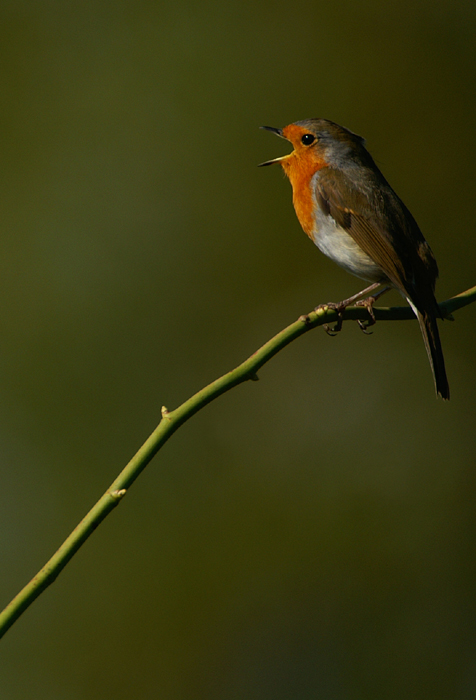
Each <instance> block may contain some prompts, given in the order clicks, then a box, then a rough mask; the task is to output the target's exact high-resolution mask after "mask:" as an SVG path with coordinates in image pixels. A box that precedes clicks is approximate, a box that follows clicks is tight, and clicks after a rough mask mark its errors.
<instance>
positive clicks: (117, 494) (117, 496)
mask: <svg viewBox="0 0 476 700" xmlns="http://www.w3.org/2000/svg"><path fill="white" fill-rule="evenodd" d="M126 493H127V489H116V491H109V495H110V496H111V498H113V499H114V500H115V501H120V500H121V498H124V496H125V495H126Z"/></svg>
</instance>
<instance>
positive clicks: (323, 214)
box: [260, 119, 450, 399]
mask: <svg viewBox="0 0 476 700" xmlns="http://www.w3.org/2000/svg"><path fill="white" fill-rule="evenodd" d="M261 128H262V129H266V130H267V131H272V132H273V133H274V134H276V135H277V136H280V137H281V138H284V139H286V140H288V141H290V142H291V144H292V145H293V147H294V150H293V152H292V153H290V154H289V155H286V156H282V157H281V158H274V159H273V160H268V161H266V162H265V163H261V164H260V165H262V166H263V165H273V164H274V163H280V164H281V166H282V167H283V170H284V172H285V173H286V175H287V176H288V178H289V180H290V182H291V185H292V188H293V203H294V209H295V210H296V214H297V217H298V219H299V222H300V224H301V226H302V228H303V229H304V231H305V233H306V234H307V235H308V236H309V238H310V239H311V240H312V241H313V242H314V243H315V244H316V245H317V247H318V248H319V250H321V252H323V253H324V254H325V255H327V256H328V257H329V258H331V259H332V260H334V262H336V263H337V264H338V265H340V266H341V267H343V268H344V269H345V270H347V271H348V272H350V273H352V274H353V275H356V276H357V277H360V278H361V279H364V280H367V281H369V282H371V283H372V284H371V285H370V286H369V287H367V288H366V289H364V290H362V291H361V292H359V293H358V294H355V295H353V296H352V297H350V299H346V300H345V301H342V302H339V303H338V304H332V305H330V304H329V306H332V307H333V308H335V309H336V310H337V311H338V313H339V316H340V317H341V314H342V312H343V310H344V309H345V307H346V306H348V305H349V304H350V303H352V302H353V301H355V300H356V299H359V298H360V297H362V296H363V295H365V294H367V292H371V291H372V290H374V289H377V288H378V287H379V286H381V285H385V289H384V290H382V291H381V292H380V293H379V294H377V295H374V296H369V297H368V298H367V299H365V300H364V301H361V302H358V303H361V304H363V305H365V306H367V308H368V310H369V313H370V315H371V317H372V318H373V311H372V304H373V303H374V301H375V300H376V299H377V298H378V297H379V296H380V294H382V293H383V292H385V291H387V289H389V288H391V287H393V288H395V289H397V290H398V291H399V292H400V293H401V294H402V295H403V296H404V297H405V298H406V299H407V301H408V303H409V304H410V306H411V307H412V309H413V311H414V313H415V315H416V317H417V318H418V321H419V323H420V329H421V332H422V335H423V340H424V342H425V347H426V351H427V353H428V358H429V360H430V365H431V369H432V371H433V377H434V380H435V387H436V392H437V394H438V395H439V396H441V397H442V398H443V399H449V397H450V390H449V386H448V379H447V377H446V370H445V361H444V358H443V351H442V348H441V341H440V336H439V333H438V325H437V317H439V318H442V315H441V312H440V310H439V307H438V304H437V301H436V299H435V282H436V278H437V277H438V266H437V264H436V260H435V258H434V255H433V253H432V251H431V248H430V246H429V245H428V243H427V242H426V240H425V238H424V237H423V234H422V233H421V231H420V229H419V227H418V224H417V223H416V221H415V219H414V218H413V216H412V215H411V213H410V212H409V211H408V209H407V207H406V206H405V205H404V203H403V202H402V200H401V199H400V198H399V197H398V196H397V194H396V193H395V192H394V191H393V189H392V188H391V187H390V185H389V184H388V182H387V180H386V179H385V178H384V176H383V175H382V173H381V172H380V170H379V169H378V167H377V166H376V164H375V162H374V160H373V158H372V156H371V155H370V153H369V152H368V151H367V149H366V148H365V141H364V139H363V138H362V137H361V136H357V134H354V133H353V132H352V131H349V129H346V128H345V127H343V126H339V125H338V124H335V123H334V122H331V121H329V120H327V119H305V120H303V121H299V122H294V123H293V124H289V125H288V126H285V127H284V128H283V129H276V128H274V127H271V126H263V127H261ZM373 322H374V320H373V321H371V322H370V323H369V324H368V325H371V324H372V323H373ZM341 325H342V319H341V318H340V320H339V323H338V324H337V326H336V328H335V329H334V330H340V327H341Z"/></svg>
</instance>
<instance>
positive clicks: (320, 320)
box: [0, 287, 476, 637]
mask: <svg viewBox="0 0 476 700" xmlns="http://www.w3.org/2000/svg"><path fill="white" fill-rule="evenodd" d="M473 301H476V287H473V288H472V289H469V290H468V291H466V292H463V293H462V294H458V295H457V296H456V297H453V298H452V299H448V301H445V302H443V303H442V304H440V309H441V311H442V314H443V315H444V316H447V317H450V316H451V313H452V312H453V311H456V310H458V309H460V308H462V307H463V306H466V305H467V304H471V303H472V302H473ZM374 313H375V318H376V319H377V320H381V321H382V320H386V321H396V320H410V319H414V318H415V316H414V314H413V311H412V310H411V309H410V307H392V308H381V307H380V308H375V309H374ZM358 319H360V320H367V319H368V312H367V310H366V309H364V308H362V307H356V306H352V307H349V308H348V309H346V311H345V313H344V320H358ZM334 321H337V314H336V312H335V311H333V310H330V309H327V310H326V309H325V308H324V309H319V311H318V312H315V311H313V312H311V313H310V314H308V315H306V316H301V317H300V318H299V319H298V320H297V321H296V322H295V323H292V324H291V325H290V326H288V327H287V328H285V329H284V330H282V331H281V332H280V333H278V334H277V335H275V336H274V338H271V340H269V341H268V342H267V343H265V345H263V346H262V347H261V348H260V349H259V350H257V351H256V352H255V353H254V354H253V355H251V357H249V358H248V359H247V360H245V362H243V363H242V364H241V365H239V366H238V367H236V369H234V370H232V371H231V372H228V373H227V374H225V375H223V377H220V378H219V379H217V380H215V381H214V382H212V383H211V384H209V385H208V386H206V387H205V388H204V389H202V390H201V391H199V392H197V393H196V394H195V395H194V396H192V397H191V398H190V399H188V401H185V403H183V404H182V405H181V406H179V407H178V408H176V409H175V410H173V411H169V410H168V409H166V408H165V406H164V407H163V408H162V419H161V421H160V423H159V425H158V426H157V428H156V429H155V430H154V432H153V433H152V434H151V435H150V437H149V438H148V439H147V440H146V441H145V443H144V444H143V445H142V447H141V448H140V449H139V451H138V452H137V453H136V454H135V455H134V457H133V458H132V459H131V461H130V462H129V464H127V466H126V467H125V468H124V469H123V470H122V472H121V473H120V474H119V476H118V477H117V479H116V480H115V481H114V482H113V483H112V484H111V486H110V487H109V489H108V490H107V491H106V493H105V494H104V495H103V496H102V497H101V498H100V499H99V501H98V502H97V503H96V504H95V505H94V506H93V508H92V509H91V510H90V511H89V513H88V514H87V515H86V516H85V517H84V518H83V520H81V522H80V523H79V525H77V527H76V528H75V529H74V530H73V532H72V533H71V534H70V535H69V537H67V539H66V540H65V541H64V542H63V544H62V545H61V547H60V548H59V549H58V550H57V552H55V554H54V555H53V556H52V557H51V559H50V560H49V561H48V562H47V563H46V564H45V566H44V567H43V568H42V569H41V570H40V571H39V572H38V573H37V574H36V576H35V577H34V578H33V579H32V580H31V581H30V582H29V583H28V584H27V585H26V586H25V587H24V588H23V589H22V590H21V591H20V593H18V595H17V596H16V597H15V598H14V599H13V600H12V601H11V602H10V603H9V605H7V607H6V608H5V610H3V612H2V613H0V637H2V636H3V635H4V634H5V632H6V631H7V630H8V629H9V628H10V627H11V626H12V625H13V623H14V622H15V621H16V620H17V619H18V618H19V617H20V615H21V614H22V613H23V612H24V611H25V610H26V609H27V608H28V607H29V606H30V605H31V604H32V603H33V601H34V600H35V599H36V598H38V596H39V595H40V593H42V592H43V591H44V590H45V588H47V587H48V586H49V585H50V584H51V583H53V581H54V580H55V579H56V577H57V576H58V574H59V573H60V572H61V571H62V570H63V569H64V567H65V566H66V564H67V563H68V562H69V560H70V559H71V558H72V557H73V556H74V555H75V554H76V552H77V551H78V549H79V548H80V547H81V545H82V544H84V542H85V541H86V540H87V539H88V537H89V536H90V535H91V533H92V532H93V531H94V530H95V529H96V528H97V526H98V525H99V524H100V523H101V522H102V521H103V520H104V518H105V517H106V516H107V515H109V513H110V512H111V511H112V510H113V509H114V508H115V507H116V506H117V505H118V504H119V502H120V501H121V500H122V498H123V497H124V496H125V494H126V492H127V489H128V488H129V487H130V486H131V484H133V482H134V481H135V480H136V479H137V477H138V476H139V474H140V473H141V472H142V470H143V469H145V467H146V466H147V464H148V463H149V462H150V461H151V459H152V458H153V457H154V455H156V454H157V452H158V451H159V450H160V448H161V447H162V445H163V444H164V443H165V442H167V440H168V439H169V438H170V437H171V435H173V433H175V431H176V430H177V429H178V428H179V427H180V426H181V425H182V424H183V423H185V422H186V421H187V420H188V419H189V418H191V417H192V416H193V415H194V414H195V413H197V411H199V410H200V409H201V408H203V407H204V406H206V405H207V404H208V403H210V402H211V401H213V400H214V399H216V398H217V397H218V396H221V395H222V394H224V393H225V392H226V391H229V390H230V389H232V388H233V387H235V386H237V385H238V384H241V383H242V382H245V381H248V380H256V379H258V376H257V373H258V370H259V369H261V367H262V366H263V365H264V364H265V363H266V362H268V361H269V360H270V359H271V358H272V357H274V355H276V354H277V353H278V352H279V351H280V350H282V349H283V348H284V347H286V345H288V344H289V343H291V342H292V341H293V340H295V339H296V338H298V337H299V336H301V335H303V334H304V333H307V332H308V331H310V330H311V329H312V328H316V327H317V326H322V325H324V324H328V323H333V322H334Z"/></svg>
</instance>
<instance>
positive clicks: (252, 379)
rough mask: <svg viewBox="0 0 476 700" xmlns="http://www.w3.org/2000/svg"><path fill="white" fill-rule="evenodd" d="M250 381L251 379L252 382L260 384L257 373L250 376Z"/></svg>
mask: <svg viewBox="0 0 476 700" xmlns="http://www.w3.org/2000/svg"><path fill="white" fill-rule="evenodd" d="M249 379H251V381H252V382H259V377H258V375H257V374H256V372H253V374H250V375H249Z"/></svg>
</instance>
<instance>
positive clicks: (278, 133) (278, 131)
mask: <svg viewBox="0 0 476 700" xmlns="http://www.w3.org/2000/svg"><path fill="white" fill-rule="evenodd" d="M260 129H265V130H266V131H272V132H273V134H276V136H279V137H280V138H282V139H285V138H286V137H285V136H283V130H282V129H276V127H274V126H260ZM287 157H288V156H281V157H280V158H272V160H267V161H265V162H264V163H260V164H259V165H258V168H262V167H263V166H264V165H274V164H275V163H280V162H281V161H282V160H283V158H287Z"/></svg>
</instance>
